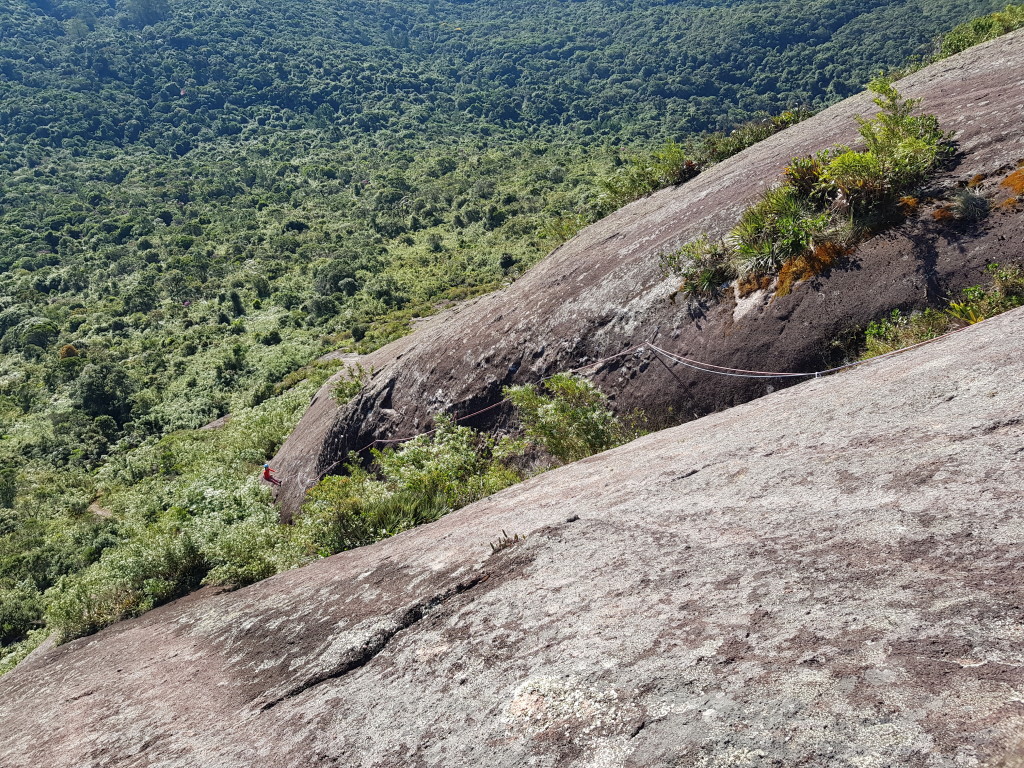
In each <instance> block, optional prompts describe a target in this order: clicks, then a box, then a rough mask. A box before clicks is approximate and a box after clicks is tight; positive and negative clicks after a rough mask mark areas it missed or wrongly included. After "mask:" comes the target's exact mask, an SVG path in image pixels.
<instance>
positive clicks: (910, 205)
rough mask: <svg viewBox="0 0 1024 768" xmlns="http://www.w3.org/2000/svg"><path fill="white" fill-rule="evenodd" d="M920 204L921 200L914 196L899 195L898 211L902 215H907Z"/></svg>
mask: <svg viewBox="0 0 1024 768" xmlns="http://www.w3.org/2000/svg"><path fill="white" fill-rule="evenodd" d="M920 204H921V201H920V200H918V199H917V198H916V197H910V196H909V195H908V196H907V197H901V198H900V213H902V214H903V215H904V216H909V215H910V214H912V213H914V211H916V210H917V206H919V205H920Z"/></svg>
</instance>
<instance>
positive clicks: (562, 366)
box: [274, 31, 1024, 519]
mask: <svg viewBox="0 0 1024 768" xmlns="http://www.w3.org/2000/svg"><path fill="white" fill-rule="evenodd" d="M898 87H899V88H900V90H901V92H903V94H904V95H906V96H910V97H915V98H922V99H923V100H924V104H923V109H924V110H925V111H927V112H930V113H934V114H937V115H938V116H939V119H940V121H941V124H942V126H943V127H944V128H945V129H946V130H952V131H954V132H955V135H956V139H957V141H958V143H959V152H958V154H957V156H956V158H955V161H954V162H953V163H952V165H951V167H950V168H948V169H947V170H946V171H945V172H943V173H942V174H940V175H939V176H938V177H937V178H936V179H935V180H934V182H933V183H932V184H930V185H929V188H928V189H927V190H924V192H923V195H922V200H923V203H922V205H921V207H920V208H919V210H918V214H917V215H916V216H913V217H911V218H910V219H908V220H907V221H906V222H905V223H904V224H903V225H901V226H899V227H896V228H895V229H893V230H891V231H889V232H888V233H886V234H884V235H881V236H878V237H876V238H874V239H873V240H871V241H869V242H867V243H864V244H863V245H862V246H861V247H860V248H859V249H858V250H857V252H856V254H855V257H854V258H853V259H852V261H851V262H850V263H849V264H848V265H846V266H845V267H844V268H843V269H834V270H832V271H831V273H828V274H824V275H821V276H819V277H818V278H815V279H813V280H810V281H807V282H805V283H802V284H798V285H797V287H796V288H795V290H793V291H792V293H790V294H789V295H787V296H773V295H772V292H771V291H770V290H766V291H760V292H758V293H755V294H753V295H752V296H748V297H746V298H742V299H740V298H737V296H726V297H725V299H724V300H723V301H721V302H719V303H717V304H713V305H710V306H697V305H692V304H691V305H688V304H687V303H686V302H685V301H683V300H681V299H677V300H676V301H672V300H671V296H672V293H673V289H674V288H675V286H676V281H674V280H673V279H672V278H667V277H666V276H665V275H664V274H663V273H662V271H661V268H660V266H659V256H660V254H662V253H664V252H666V251H671V250H674V249H676V248H678V247H679V246H680V245H681V244H683V243H685V242H688V241H690V240H692V239H693V238H695V237H696V236H697V235H699V234H700V233H701V232H708V233H711V234H712V235H721V234H723V233H725V232H727V231H728V230H730V229H731V228H732V227H733V225H734V224H735V223H736V221H737V219H738V217H739V215H740V213H741V212H742V210H743V209H744V208H745V207H746V206H747V205H748V204H749V203H750V202H751V201H752V200H754V199H755V198H756V196H757V195H758V193H759V192H760V191H761V190H763V189H764V188H765V187H766V186H769V185H771V184H774V183H776V182H777V181H778V180H779V178H780V174H781V171H782V170H783V168H784V167H785V166H786V165H787V164H788V163H789V162H790V160H791V159H792V158H794V157H799V156H806V155H809V154H812V153H815V152H817V151H820V150H822V149H825V148H827V147H830V146H832V145H834V144H837V143H852V142H855V141H856V140H857V125H856V122H855V117H856V116H857V115H864V116H868V115H870V114H873V113H874V112H875V111H876V109H875V107H874V105H873V104H872V103H871V100H870V96H869V95H868V94H863V95H860V96H857V97H855V98H852V99H848V100H846V101H843V102H841V103H840V104H837V105H836V106H834V107H831V108H830V109H827V110H825V111H824V112H822V113H820V114H818V115H817V116H815V117H813V118H811V119H809V120H807V121H805V122H803V123H801V124H799V125H797V126H794V127H792V128H790V129H788V130H786V131H783V132H782V133H780V134H777V135H776V136H774V137H772V138H770V139H768V140H766V141H763V142H761V143H759V144H757V145H756V146H753V147H751V148H749V149H747V150H746V151H744V152H741V153H740V154H738V155H736V156H735V157H733V158H731V159H729V160H727V161H725V162H723V163H720V164H719V165H716V166H714V167H713V168H711V169H710V170H708V171H705V172H704V173H702V174H701V175H700V176H698V177H697V178H695V179H693V180H691V181H689V182H687V183H686V184H683V185H682V186H679V187H676V188H671V189H665V190H662V191H660V192H657V193H655V194H653V195H651V196H650V197H647V198H645V199H642V200H638V201H637V202H635V203H632V204H630V205H627V206H626V207H625V208H623V209H622V210H620V211H618V212H617V213H614V214H612V215H611V216H608V217H607V218H605V219H603V220H602V221H600V222H598V223H596V224H594V225H592V226H590V227H588V228H586V229H585V230H583V231H582V232H581V233H580V234H579V235H578V236H577V237H575V238H574V239H573V240H571V241H569V242H568V243H566V244H564V245H563V246H561V247H560V248H558V249H556V250H555V251H554V252H553V253H551V254H550V255H549V256H548V257H547V258H546V259H544V260H543V261H542V262H541V263H539V264H538V265H537V266H535V267H534V268H533V269H531V270H530V271H529V272H527V273H526V274H525V275H524V276H523V277H521V278H520V279H518V280H516V281H515V282H514V283H512V284H511V285H509V286H508V287H507V288H505V289H503V290H500V291H497V292H496V293H493V294H490V295H487V296H484V297H482V298H480V299H478V300H476V301H474V302H471V303H468V304H466V305H463V306H460V307H457V308H456V309H454V310H452V311H450V312H447V313H444V314H442V315H439V316H435V317H433V318H430V319H428V320H427V321H425V322H424V323H423V324H422V325H421V326H419V327H418V328H417V330H416V331H415V332H414V333H412V334H411V335H410V336H407V337H406V338H403V339H400V340H399V341H396V342H394V343H393V344H391V345H388V346H386V347H383V348H382V349H380V350H378V351H376V352H374V353H373V354H371V355H369V356H367V357H365V358H362V359H361V363H362V365H363V366H364V367H365V368H367V369H372V370H373V371H374V372H375V375H374V376H373V378H372V380H371V381H370V382H369V384H368V386H367V387H366V388H365V390H364V391H363V393H362V394H361V395H360V396H358V397H357V398H356V399H355V400H353V401H352V402H351V403H349V404H348V405H345V406H339V405H338V404H337V403H336V402H334V400H333V399H332V398H331V396H330V390H331V387H332V386H333V382H328V384H326V385H325V387H324V389H323V390H321V392H320V393H319V394H318V395H317V397H316V398H315V399H314V401H313V403H312V404H311V407H310V409H309V412H308V414H307V415H306V417H305V418H304V419H303V420H302V421H301V422H300V424H299V425H298V427H297V429H296V430H295V431H294V434H293V435H292V436H291V437H290V439H289V440H288V441H287V442H286V443H285V445H284V446H283V448H282V449H281V451H280V453H279V454H278V456H277V457H276V458H275V459H274V466H275V467H276V468H278V470H279V472H280V476H281V477H283V478H285V480H286V484H285V486H284V488H283V489H282V490H281V492H280V494H279V501H280V503H281V507H282V512H283V516H284V518H285V519H289V518H290V516H291V515H292V514H293V513H294V512H296V511H297V510H298V508H299V506H300V504H301V502H302V499H303V497H304V495H305V492H306V490H307V489H308V488H309V487H310V486H312V485H313V484H315V483H316V482H317V481H318V480H319V479H320V478H321V477H322V476H324V475H325V474H327V473H329V472H333V471H336V470H337V467H338V466H339V464H340V463H341V462H342V461H343V460H344V458H345V456H346V455H347V454H348V453H349V452H350V451H360V450H363V449H365V448H366V447H367V446H368V445H370V444H371V443H373V442H374V441H375V440H378V439H393V438H402V437H408V436H411V435H414V434H417V433H419V432H421V431H424V430H425V429H428V428H429V427H430V426H431V424H432V419H433V417H434V416H435V415H436V414H438V413H442V412H444V413H450V414H453V415H456V416H459V417H462V416H465V415H467V414H472V413H475V412H477V411H480V410H481V409H484V408H488V407H489V406H491V405H494V404H495V403H498V402H499V401H500V400H501V398H502V388H503V387H505V386H507V385H510V384H521V383H524V382H535V381H537V380H539V379H540V378H542V377H545V376H548V375H551V374H553V373H556V372H559V371H564V370H569V369H574V368H576V367H578V366H581V365H584V364H587V363H592V362H594V361H596V360H600V359H603V358H605V357H608V356H610V355H616V354H618V353H621V352H623V351H624V350H627V349H630V348H632V347H635V346H636V345H638V344H640V343H642V342H645V341H654V342H656V343H657V344H658V345H659V346H661V347H663V348H665V349H667V350H669V351H671V352H673V353H679V354H683V355H686V356H688V357H693V358H697V359H700V360H702V361H706V362H708V363H712V364H718V365H724V366H730V367H733V368H746V369H756V370H767V371H795V372H801V371H814V370H818V369H820V368H823V367H827V366H828V365H829V364H830V363H831V362H832V361H833V360H834V359H835V356H836V355H835V352H836V350H835V348H834V347H833V342H834V341H835V340H836V339H839V338H842V337H843V336H844V334H848V333H849V331H850V330H851V329H853V328H856V327H863V326H865V325H866V324H867V323H868V322H870V321H872V320H876V319H878V318H879V317H881V316H883V315H886V314H887V313H888V312H890V310H892V309H894V308H900V309H904V310H909V309H915V308H923V307H926V306H930V305H938V304H941V303H943V302H944V301H946V300H948V299H949V298H950V297H955V296H956V295H957V293H958V291H959V290H960V289H961V288H963V287H966V286H968V285H973V284H979V283H984V282H985V275H984V268H985V265H986V264H987V263H989V262H992V261H997V262H1002V263H1008V262H1018V263H1019V262H1020V261H1021V257H1022V253H1024V248H1022V246H1024V216H1022V214H1021V208H1015V209H1013V208H1011V209H1004V210H1000V211H999V212H995V213H993V214H992V215H990V216H989V217H988V218H987V219H986V220H985V221H984V222H982V223H981V224H979V225H977V226H972V227H963V226H955V225H950V224H949V223H948V222H940V221H936V219H935V218H934V217H933V214H934V212H935V210H936V207H937V204H929V203H928V202H927V198H928V197H929V196H931V197H939V198H941V197H942V196H944V195H949V194H950V193H951V191H952V190H954V189H955V188H957V187H959V186H963V185H965V184H966V183H968V181H970V180H972V179H975V178H976V177H979V176H982V175H984V176H985V180H984V181H982V182H981V185H980V187H979V189H980V190H981V191H982V192H983V193H992V192H993V191H994V190H997V189H998V187H999V183H1000V180H1001V179H1003V178H1005V176H1006V174H1007V173H1009V172H1010V171H1012V170H1013V169H1014V168H1016V166H1017V164H1018V162H1019V161H1021V160H1022V159H1024V134H1022V133H1021V115H1022V114H1024V31H1022V32H1017V33H1014V34H1011V35H1008V36H1006V37H1003V38H1000V39H998V40H995V41H993V42H991V43H988V44H985V45H982V46H979V47H977V48H974V49H971V50H970V51H967V52H965V53H963V54H960V55H958V56H955V57H952V58H949V59H946V60H944V61H941V62H939V63H937V64H933V65H931V66H929V67H927V68H925V69H923V70H921V71H919V72H917V73H915V74H913V75H911V76H909V77H907V78H905V79H904V80H902V81H900V83H899V85H898ZM593 380H594V381H595V383H597V384H598V385H599V386H600V387H601V388H602V390H604V391H605V392H606V393H607V394H608V395H609V396H610V397H611V398H612V400H613V403H614V404H615V407H616V409H617V410H618V411H620V412H628V411H631V410H633V409H641V410H643V411H644V412H645V413H647V414H648V415H649V416H650V417H651V418H652V421H653V423H654V425H655V426H664V425H672V424H678V423H681V422H683V421H686V420H688V419H692V418H695V417H698V416H701V415H704V414H707V413H711V412H714V411H718V410H721V409H723V408H728V407H730V406H732V405H735V404H737V403H740V402H745V401H747V400H750V399H751V398H754V397H758V396H761V395H763V394H765V393H767V392H770V391H771V390H772V388H773V387H778V386H779V385H780V382H779V381H769V382H766V381H764V380H758V379H740V378H725V377H719V376H709V375H707V374H705V373H697V372H694V371H691V370H688V369H686V368H685V367H683V366H679V365H674V364H671V363H665V362H664V361H658V360H657V359H655V357H654V356H653V355H652V354H651V353H650V352H649V351H645V352H643V353H638V354H636V355H631V356H625V357H618V358H616V359H614V360H612V361H610V362H609V363H608V364H606V365H604V366H601V367H599V368H597V369H596V372H594V373H593ZM508 416H509V414H508V411H507V409H504V408H493V409H490V410H487V411H485V412H484V413H482V414H480V415H478V416H476V417H472V418H469V419H467V420H466V421H465V422H464V423H466V424H469V425H471V426H476V427H486V428H491V427H495V426H497V427H500V426H502V425H503V423H504V422H505V421H506V420H507V419H508ZM365 455H366V454H365V452H364V453H363V456H365Z"/></svg>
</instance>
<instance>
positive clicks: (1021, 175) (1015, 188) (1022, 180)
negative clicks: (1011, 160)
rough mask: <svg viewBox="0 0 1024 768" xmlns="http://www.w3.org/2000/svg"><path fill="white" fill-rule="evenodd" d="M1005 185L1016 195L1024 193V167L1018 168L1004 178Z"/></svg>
mask: <svg viewBox="0 0 1024 768" xmlns="http://www.w3.org/2000/svg"><path fill="white" fill-rule="evenodd" d="M1003 186H1004V187H1006V188H1007V189H1008V190H1010V191H1011V192H1013V194H1015V195H1024V168H1018V169H1017V170H1016V171H1014V172H1013V173H1011V174H1010V175H1009V176H1007V177H1006V178H1005V179H1003Z"/></svg>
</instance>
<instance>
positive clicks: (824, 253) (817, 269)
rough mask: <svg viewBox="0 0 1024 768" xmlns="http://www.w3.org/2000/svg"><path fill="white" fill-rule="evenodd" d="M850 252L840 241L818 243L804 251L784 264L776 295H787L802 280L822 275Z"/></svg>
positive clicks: (780, 272)
mask: <svg viewBox="0 0 1024 768" xmlns="http://www.w3.org/2000/svg"><path fill="white" fill-rule="evenodd" d="M849 253H850V249H849V248H844V247H843V246H841V245H839V244H838V243H832V242H824V243H818V244H817V245H815V246H814V249H813V250H810V251H807V252H806V253H802V254H800V255H799V256H796V257H794V258H792V259H790V260H789V261H787V262H786V263H785V264H783V265H782V269H781V270H779V284H778V286H777V287H776V289H775V295H776V296H787V295H788V294H789V293H790V291H792V290H793V286H794V285H796V284H797V283H799V282H800V281H801V280H809V279H810V278H812V277H815V276H816V275H820V274H821V273H822V272H824V271H825V270H827V269H828V268H829V267H831V266H833V265H834V264H835V263H836V262H838V261H839V260H840V259H841V258H843V257H844V256H847V255H849Z"/></svg>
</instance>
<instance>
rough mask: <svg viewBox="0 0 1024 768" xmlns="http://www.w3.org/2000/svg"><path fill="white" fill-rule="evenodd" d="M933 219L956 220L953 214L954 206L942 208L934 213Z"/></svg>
mask: <svg viewBox="0 0 1024 768" xmlns="http://www.w3.org/2000/svg"><path fill="white" fill-rule="evenodd" d="M932 218H933V219H935V220H936V221H949V220H950V219H953V218H955V215H954V214H953V206H951V205H944V206H942V207H941V208H939V209H938V210H936V211H934V212H933V213H932Z"/></svg>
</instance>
